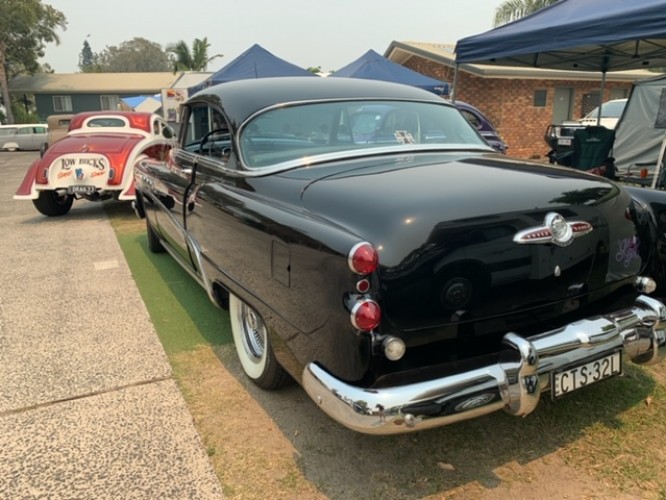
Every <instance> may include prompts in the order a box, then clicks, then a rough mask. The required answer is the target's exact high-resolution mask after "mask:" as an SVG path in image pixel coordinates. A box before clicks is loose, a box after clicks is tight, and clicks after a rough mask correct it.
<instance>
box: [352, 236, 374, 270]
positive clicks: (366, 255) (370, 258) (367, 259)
mask: <svg viewBox="0 0 666 500" xmlns="http://www.w3.org/2000/svg"><path fill="white" fill-rule="evenodd" d="M347 263H348V264H349V269H351V270H352V271H353V272H355V273H356V274H360V275H366V274H370V273H372V272H374V271H375V270H376V269H377V266H378V264H379V255H378V254H377V250H376V249H375V247H373V246H372V245H371V244H370V243H368V242H367V241H363V242H361V243H357V244H356V245H354V246H353V248H352V249H351V250H350V251H349V256H348V257H347Z"/></svg>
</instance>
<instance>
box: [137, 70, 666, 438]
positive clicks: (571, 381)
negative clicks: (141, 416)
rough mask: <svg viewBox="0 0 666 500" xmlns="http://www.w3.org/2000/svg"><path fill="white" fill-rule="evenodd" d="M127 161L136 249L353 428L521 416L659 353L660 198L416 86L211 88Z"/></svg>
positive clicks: (337, 83)
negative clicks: (212, 306)
mask: <svg viewBox="0 0 666 500" xmlns="http://www.w3.org/2000/svg"><path fill="white" fill-rule="evenodd" d="M134 175H135V180H136V200H135V202H134V206H135V209H136V211H137V213H138V215H139V216H141V217H145V219H146V230H147V238H148V248H149V249H150V250H151V251H153V252H160V251H165V250H166V251H168V252H169V253H170V254H171V256H172V257H173V258H174V259H175V260H176V261H177V262H178V263H179V264H180V265H181V266H182V267H183V268H185V269H186V270H187V271H188V272H189V273H190V274H191V275H192V276H193V277H194V278H195V279H196V280H197V281H198V282H199V283H200V284H201V285H202V286H203V287H204V288H205V290H206V291H207V293H208V295H209V297H210V299H211V300H213V301H214V302H215V303H217V304H218V305H225V304H227V300H228V307H229V311H230V318H231V329H232V334H233V338H234V343H235V345H236V351H237V353H238V356H239V358H240V362H241V366H242V368H243V370H244V372H245V374H246V375H247V377H248V378H249V379H250V380H252V381H253V382H254V383H255V384H257V385H258V386H260V387H262V388H265V389H274V388H277V387H279V386H281V385H282V384H284V383H285V382H286V381H288V380H289V378H290V377H292V378H293V379H295V380H297V381H298V382H299V383H301V384H302V386H303V387H304V389H305V391H306V392H307V393H308V395H309V396H310V397H311V398H312V400H313V401H314V402H315V403H316V404H317V405H319V406H320V407H321V408H322V410H323V411H325V412H326V413H328V414H329V415H330V416H331V417H332V418H333V419H335V420H336V421H338V422H340V423H341V424H343V425H345V426H347V427H349V428H351V429H354V430H356V431H360V432H365V433H370V434H394V433H402V432H409V431H414V430H421V429H427V428H430V427H435V426H440V425H445V424H450V423H454V422H458V421H461V420H464V419H469V418H474V417H479V416H481V415H484V414H487V413H490V412H493V411H497V410H504V411H506V412H508V413H510V414H512V415H517V416H525V415H527V414H529V413H530V412H532V411H533V410H534V409H535V408H536V406H537V405H538V403H539V400H540V399H541V398H547V397H552V398H555V399H558V398H560V397H563V396H566V395H568V394H570V393H572V392H574V391H578V390H583V389H586V387H587V386H589V385H591V384H593V383H596V382H599V381H601V380H603V379H607V378H610V377H612V376H615V375H618V374H620V373H621V372H622V370H623V368H622V367H623V362H624V361H625V360H631V361H633V362H636V363H641V364H646V363H655V362H658V361H660V360H661V359H662V358H663V356H664V353H665V351H666V335H665V334H664V324H663V321H665V320H666V308H665V307H664V305H663V304H662V303H661V302H660V301H659V300H657V299H655V298H653V297H651V296H650V295H649V294H650V293H653V292H654V291H655V288H656V287H657V286H660V285H661V286H662V290H663V285H664V283H665V278H664V267H663V266H664V262H663V261H664V259H665V258H666V257H664V253H663V252H658V251H657V248H658V247H663V245H664V244H666V236H665V235H666V227H665V224H666V213H665V212H666V193H663V192H658V191H648V190H644V189H643V190H641V189H636V190H631V189H629V188H623V187H621V186H620V185H617V184H615V183H613V182H612V181H610V180H608V179H605V178H601V177H598V176H595V175H590V174H587V173H584V172H577V171H573V170H568V169H563V168H555V167H551V166H549V165H545V164H543V163H529V162H526V161H523V160H514V159H511V158H509V157H507V156H506V155H502V154H499V153H498V152H497V151H495V150H493V149H492V148H491V147H490V146H489V145H488V144H487V143H486V142H485V141H484V140H483V139H482V137H481V136H480V135H479V134H478V132H477V130H476V129H475V128H474V127H472V126H471V125H470V123H469V122H468V121H467V120H466V119H465V118H464V117H463V116H462V114H461V113H460V111H459V110H458V109H457V108H456V107H455V106H453V105H452V104H451V103H448V102H446V101H444V100H442V99H441V98H439V97H437V96H435V95H434V94H432V93H429V92H427V91H423V90H420V89H417V88H415V87H409V86H403V85H398V84H393V83H387V82H381V81H375V80H363V79H345V78H259V79H255V80H243V81H236V82H228V83H223V84H221V85H217V86H212V87H208V88H206V89H204V90H202V91H200V92H199V93H197V94H195V95H194V96H192V97H191V98H190V99H189V100H188V101H187V102H186V103H185V104H184V107H183V114H182V120H181V129H180V133H179V138H178V144H177V146H176V147H175V148H174V150H173V151H172V152H171V154H170V155H169V157H168V159H167V160H166V161H164V160H157V159H150V158H145V159H143V160H142V161H140V162H139V163H138V164H137V166H136V169H135V172H134Z"/></svg>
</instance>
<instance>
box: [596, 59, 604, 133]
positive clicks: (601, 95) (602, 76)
mask: <svg viewBox="0 0 666 500" xmlns="http://www.w3.org/2000/svg"><path fill="white" fill-rule="evenodd" d="M605 87H606V72H605V71H604V72H602V73H601V93H600V95H599V109H598V111H597V126H599V125H601V107H602V106H603V102H604V89H605Z"/></svg>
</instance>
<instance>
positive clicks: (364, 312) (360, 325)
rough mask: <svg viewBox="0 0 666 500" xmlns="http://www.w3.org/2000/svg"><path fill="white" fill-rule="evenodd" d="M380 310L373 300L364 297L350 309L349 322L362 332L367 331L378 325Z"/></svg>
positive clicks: (380, 315)
mask: <svg viewBox="0 0 666 500" xmlns="http://www.w3.org/2000/svg"><path fill="white" fill-rule="evenodd" d="M381 319H382V311H381V309H380V308H379V304H377V302H375V301H374V300H370V299H365V300H361V301H359V302H357V303H356V304H355V305H354V307H353V308H352V311H351V322H352V324H353V325H354V327H355V328H357V329H358V330H361V331H362V332H369V331H372V330H374V329H375V328H377V327H378V326H379V322H380V321H381Z"/></svg>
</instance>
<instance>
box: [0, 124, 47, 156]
mask: <svg viewBox="0 0 666 500" xmlns="http://www.w3.org/2000/svg"><path fill="white" fill-rule="evenodd" d="M44 141H46V124H45V123H23V124H16V125H0V150H1V151H19V150H21V151H37V150H39V148H40V146H41V145H42V143H43V142H44Z"/></svg>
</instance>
